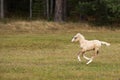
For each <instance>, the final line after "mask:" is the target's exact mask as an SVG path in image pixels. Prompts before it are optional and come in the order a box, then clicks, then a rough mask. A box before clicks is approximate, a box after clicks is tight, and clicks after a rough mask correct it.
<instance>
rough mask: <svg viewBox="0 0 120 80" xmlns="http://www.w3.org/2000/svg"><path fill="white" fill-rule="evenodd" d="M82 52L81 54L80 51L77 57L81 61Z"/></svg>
mask: <svg viewBox="0 0 120 80" xmlns="http://www.w3.org/2000/svg"><path fill="white" fill-rule="evenodd" d="M80 54H81V51H79V53H78V56H77V58H78V60H79V61H80V62H81V59H80Z"/></svg>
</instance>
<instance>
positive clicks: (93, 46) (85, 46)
mask: <svg viewBox="0 0 120 80" xmlns="http://www.w3.org/2000/svg"><path fill="white" fill-rule="evenodd" d="M72 42H79V43H80V47H81V49H82V50H81V51H80V52H79V53H78V60H79V61H81V59H80V55H81V54H82V56H83V58H85V59H86V60H88V62H87V63H86V64H89V63H91V62H92V61H93V59H94V57H95V56H96V54H98V53H99V49H100V47H101V46H102V44H105V45H106V46H110V43H107V42H104V41H99V40H86V39H85V37H84V36H83V35H82V34H80V33H77V34H76V35H75V36H74V37H73V38H72ZM90 50H94V51H95V53H94V54H93V56H92V57H91V58H88V57H86V56H85V55H84V54H85V52H86V51H90Z"/></svg>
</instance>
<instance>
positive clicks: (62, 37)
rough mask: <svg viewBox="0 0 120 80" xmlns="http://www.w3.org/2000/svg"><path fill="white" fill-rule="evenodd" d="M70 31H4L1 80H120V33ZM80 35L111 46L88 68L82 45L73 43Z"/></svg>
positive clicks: (0, 38) (0, 50)
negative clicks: (80, 55)
mask: <svg viewBox="0 0 120 80" xmlns="http://www.w3.org/2000/svg"><path fill="white" fill-rule="evenodd" d="M2 25H7V26H11V24H9V25H8V24H2ZM62 25H63V26H64V24H62ZM65 26H67V25H66V24H65ZM69 28H70V29H66V28H64V30H62V29H60V28H54V27H52V28H49V29H48V30H46V31H45V32H38V31H37V33H35V31H33V32H28V31H27V32H24V31H23V32H21V31H18V32H17V31H13V32H9V31H8V30H7V31H4V30H2V31H1V33H0V80H120V61H119V60H120V49H119V47H120V32H119V31H112V30H104V31H103V29H101V30H100V31H97V30H96V29H92V28H90V29H91V30H86V28H85V30H83V29H82V30H80V28H77V29H76V28H72V27H69ZM2 29H3V28H2ZM51 29H53V30H51ZM56 30H57V31H56ZM66 30H68V31H66ZM77 32H81V33H82V34H83V35H84V36H85V37H86V39H88V40H92V39H98V40H102V41H106V42H109V43H111V46H109V47H107V46H104V45H103V46H102V48H101V49H100V53H99V54H98V56H97V57H96V58H95V59H94V60H93V62H92V63H91V64H89V65H86V62H87V61H86V60H85V59H83V58H82V62H79V61H78V60H77V53H78V51H79V50H80V48H79V43H71V39H72V37H73V36H74V35H75V34H76V33H77ZM92 53H93V51H90V52H87V54H86V56H89V57H90V56H91V55H92Z"/></svg>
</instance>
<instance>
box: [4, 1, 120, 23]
mask: <svg viewBox="0 0 120 80" xmlns="http://www.w3.org/2000/svg"><path fill="white" fill-rule="evenodd" d="M4 6H5V7H4V10H5V12H4V14H5V17H6V18H11V17H12V18H16V17H17V18H20V17H22V18H28V17H29V14H30V7H29V6H30V0H4ZM32 19H45V20H49V21H56V22H64V21H89V22H99V23H102V24H106V23H107V24H111V23H119V22H120V0H32Z"/></svg>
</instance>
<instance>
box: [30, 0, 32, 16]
mask: <svg viewBox="0 0 120 80" xmlns="http://www.w3.org/2000/svg"><path fill="white" fill-rule="evenodd" d="M30 18H32V0H30Z"/></svg>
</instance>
